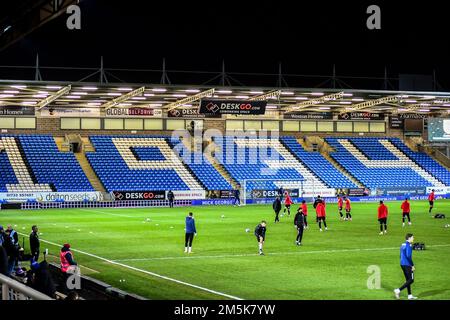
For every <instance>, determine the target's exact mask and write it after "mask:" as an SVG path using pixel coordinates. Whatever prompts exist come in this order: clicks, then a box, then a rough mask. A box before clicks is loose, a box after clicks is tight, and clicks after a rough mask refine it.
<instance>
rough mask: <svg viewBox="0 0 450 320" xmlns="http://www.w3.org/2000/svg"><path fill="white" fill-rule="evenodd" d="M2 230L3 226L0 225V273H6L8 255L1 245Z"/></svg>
mask: <svg viewBox="0 0 450 320" xmlns="http://www.w3.org/2000/svg"><path fill="white" fill-rule="evenodd" d="M3 239H4V230H3V226H0V274H4V275H7V274H8V255H7V254H6V250H5V248H4V247H3Z"/></svg>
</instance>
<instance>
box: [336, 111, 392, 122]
mask: <svg viewBox="0 0 450 320" xmlns="http://www.w3.org/2000/svg"><path fill="white" fill-rule="evenodd" d="M338 120H384V113H373V112H345V113H341V114H339V115H338Z"/></svg>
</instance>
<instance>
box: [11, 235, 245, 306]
mask: <svg viewBox="0 0 450 320" xmlns="http://www.w3.org/2000/svg"><path fill="white" fill-rule="evenodd" d="M18 233H19V232H18ZM19 234H21V235H25V234H24V233H19ZM40 240H41V241H42V242H45V243H47V244H50V245H53V246H57V247H62V245H61V244H58V243H55V242H51V241H48V240H43V239H40ZM71 250H72V251H74V252H78V253H81V254H84V255H86V256H89V257H93V258H96V259H98V260H102V261H104V262H107V263H109V264H112V265H116V266H120V267H123V268H126V269H130V270H134V271H137V272H141V273H145V274H147V275H150V276H153V277H156V278H160V279H164V280H167V281H171V282H175V283H178V284H182V285H185V286H187V287H191V288H195V289H199V290H202V291H205V292H209V293H212V294H215V295H218V296H222V297H225V298H229V299H233V300H244V299H242V298H239V297H236V296H232V295H229V294H226V293H223V292H219V291H215V290H211V289H208V288H205V287H201V286H198V285H195V284H192V283H189V282H185V281H181V280H177V279H174V278H170V277H166V276H163V275H160V274H157V273H154V272H151V271H147V270H143V269H139V268H136V267H132V266H129V265H127V264H123V263H120V262H117V261H114V260H110V259H106V258H103V257H100V256H97V255H95V254H92V253H89V252H85V251H81V250H78V249H71Z"/></svg>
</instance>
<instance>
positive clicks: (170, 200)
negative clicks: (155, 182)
mask: <svg viewBox="0 0 450 320" xmlns="http://www.w3.org/2000/svg"><path fill="white" fill-rule="evenodd" d="M167 199H168V200H169V207H170V208H173V200H174V199H175V195H174V194H173V191H172V190H169V192H168V193H167Z"/></svg>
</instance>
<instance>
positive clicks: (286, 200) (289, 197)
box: [283, 191, 294, 216]
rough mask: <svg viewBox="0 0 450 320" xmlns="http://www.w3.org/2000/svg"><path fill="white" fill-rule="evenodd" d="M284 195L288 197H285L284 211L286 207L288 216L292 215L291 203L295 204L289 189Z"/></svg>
mask: <svg viewBox="0 0 450 320" xmlns="http://www.w3.org/2000/svg"><path fill="white" fill-rule="evenodd" d="M284 196H285V197H286V199H284V210H283V213H286V209H287V212H288V216H290V215H291V204H293V203H294V202H292V199H291V196H290V195H289V193H288V192H287V191H286V192H285V193H284Z"/></svg>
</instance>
